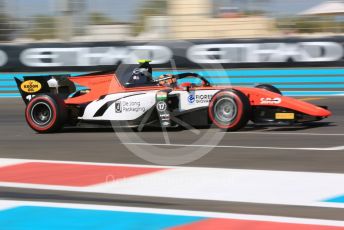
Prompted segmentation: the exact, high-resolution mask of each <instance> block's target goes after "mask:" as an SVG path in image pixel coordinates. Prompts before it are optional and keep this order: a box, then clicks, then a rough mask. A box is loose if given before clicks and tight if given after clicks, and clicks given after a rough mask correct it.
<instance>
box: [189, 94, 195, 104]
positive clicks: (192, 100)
mask: <svg viewBox="0 0 344 230" xmlns="http://www.w3.org/2000/svg"><path fill="white" fill-rule="evenodd" d="M188 102H189V103H190V104H192V103H194V102H195V96H194V95H192V94H190V95H189V96H188Z"/></svg>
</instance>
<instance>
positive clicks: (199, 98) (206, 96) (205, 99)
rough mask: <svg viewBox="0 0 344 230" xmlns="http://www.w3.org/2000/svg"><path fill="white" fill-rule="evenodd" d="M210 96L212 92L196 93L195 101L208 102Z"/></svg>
mask: <svg viewBox="0 0 344 230" xmlns="http://www.w3.org/2000/svg"><path fill="white" fill-rule="evenodd" d="M212 97H213V95H212V94H200V95H196V103H209V102H210V100H211V98H212Z"/></svg>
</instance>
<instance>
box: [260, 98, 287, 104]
mask: <svg viewBox="0 0 344 230" xmlns="http://www.w3.org/2000/svg"><path fill="white" fill-rule="evenodd" d="M281 102H282V99H281V98H279V97H276V98H269V97H263V98H261V99H260V104H279V103H281Z"/></svg>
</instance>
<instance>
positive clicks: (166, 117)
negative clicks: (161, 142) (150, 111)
mask: <svg viewBox="0 0 344 230" xmlns="http://www.w3.org/2000/svg"><path fill="white" fill-rule="evenodd" d="M159 116H160V118H161V120H162V121H169V120H170V114H169V113H161V114H160V115H159Z"/></svg>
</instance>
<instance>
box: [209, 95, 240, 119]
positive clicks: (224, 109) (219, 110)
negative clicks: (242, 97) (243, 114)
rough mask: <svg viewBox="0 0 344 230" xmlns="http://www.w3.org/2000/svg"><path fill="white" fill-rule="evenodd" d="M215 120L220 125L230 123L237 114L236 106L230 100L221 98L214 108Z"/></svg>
mask: <svg viewBox="0 0 344 230" xmlns="http://www.w3.org/2000/svg"><path fill="white" fill-rule="evenodd" d="M214 112H215V118H216V119H217V120H218V121H220V122H221V123H225V124H229V123H231V122H232V121H233V120H234V119H235V118H236V115H237V113H238V109H237V105H236V103H235V101H234V100H233V99H232V98H221V99H219V100H218V101H217V102H216V103H215V106H214Z"/></svg>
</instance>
